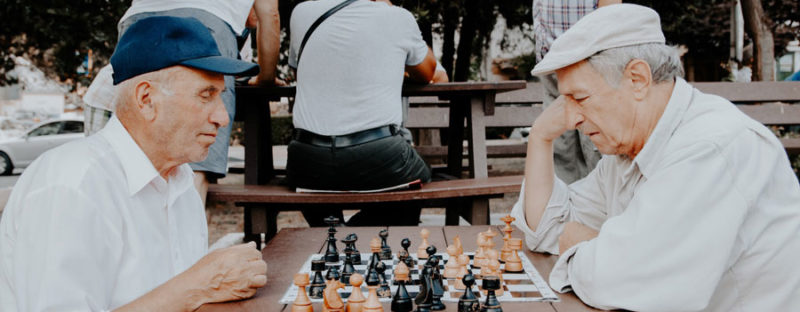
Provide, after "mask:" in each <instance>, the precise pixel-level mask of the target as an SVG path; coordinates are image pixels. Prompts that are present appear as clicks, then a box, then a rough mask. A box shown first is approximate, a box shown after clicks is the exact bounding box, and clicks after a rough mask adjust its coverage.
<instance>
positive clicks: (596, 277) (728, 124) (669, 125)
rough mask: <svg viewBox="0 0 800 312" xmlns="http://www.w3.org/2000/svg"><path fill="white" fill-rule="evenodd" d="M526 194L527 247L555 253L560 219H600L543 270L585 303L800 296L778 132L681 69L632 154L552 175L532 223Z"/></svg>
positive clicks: (698, 302)
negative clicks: (565, 177)
mask: <svg viewBox="0 0 800 312" xmlns="http://www.w3.org/2000/svg"><path fill="white" fill-rule="evenodd" d="M523 192H524V186H523ZM524 202H525V201H524V196H520V198H519V201H518V202H517V204H516V205H515V206H514V208H513V211H512V215H513V216H514V217H516V218H517V220H516V221H515V225H517V227H519V228H521V229H522V230H523V231H524V232H525V234H526V243H527V246H528V247H529V248H530V249H532V250H535V251H541V252H550V253H553V254H556V253H558V236H559V235H560V234H561V232H562V230H563V225H564V223H565V222H567V221H577V222H580V223H583V224H585V225H587V226H589V227H591V228H593V229H595V230H598V231H599V235H598V236H597V237H596V238H594V239H592V240H589V241H585V242H582V243H579V244H577V245H576V246H574V247H572V248H570V249H568V250H567V251H566V252H565V253H564V254H563V255H561V256H560V258H559V259H558V262H557V263H556V265H555V267H554V268H553V271H552V272H551V274H550V283H551V286H552V287H553V288H554V289H555V290H557V291H562V292H564V291H568V290H570V289H572V290H574V291H575V294H576V295H578V297H580V298H581V300H583V301H584V302H585V303H587V304H589V305H592V306H595V307H599V308H607V309H611V308H623V309H629V310H645V311H659V310H660V311H684V310H686V311H689V310H710V311H796V310H797V309H798V308H800V267H799V266H798V263H799V262H798V260H799V259H800V184H798V181H797V177H796V176H795V175H794V173H793V172H792V170H791V168H790V166H789V161H788V158H787V157H786V153H785V152H784V149H783V147H782V146H781V143H780V142H779V141H778V140H777V139H776V137H775V135H774V134H772V133H771V132H770V131H769V130H768V129H767V128H766V127H764V126H763V125H761V124H760V123H758V122H757V121H754V120H752V119H750V118H749V117H747V116H746V115H744V114H743V113H742V112H741V111H739V109H737V108H736V107H735V106H734V105H733V104H731V103H730V102H728V101H726V100H725V99H722V98H720V97H717V96H713V95H708V94H703V93H701V92H699V91H698V90H695V89H694V88H692V87H691V86H690V85H689V84H687V83H686V82H685V81H683V80H682V79H678V80H677V82H676V84H675V88H674V90H673V92H672V95H671V97H670V100H669V103H668V104H667V108H666V110H665V111H664V114H663V115H662V117H661V119H660V120H659V122H658V124H657V126H656V128H655V129H654V131H653V133H652V134H651V136H650V137H649V139H648V140H647V143H646V144H645V146H644V148H643V149H642V150H641V152H640V153H639V154H638V155H637V156H636V158H634V159H633V160H630V159H627V158H625V157H622V156H606V157H604V158H603V159H602V160H601V161H600V163H599V164H598V166H597V168H596V169H595V170H594V171H592V172H591V173H590V174H589V176H587V177H586V178H584V179H582V180H579V181H576V182H575V183H573V184H570V185H566V184H564V182H562V181H560V180H558V179H556V182H555V185H554V189H553V193H552V195H551V197H550V200H549V202H548V204H547V206H546V210H545V212H544V215H543V217H542V219H541V221H540V222H539V225H538V227H537V228H536V231H535V232H534V231H532V230H531V229H530V228H528V227H527V225H526V220H525V211H524V208H523V206H524Z"/></svg>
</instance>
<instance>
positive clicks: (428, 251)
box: [425, 245, 437, 261]
mask: <svg viewBox="0 0 800 312" xmlns="http://www.w3.org/2000/svg"><path fill="white" fill-rule="evenodd" d="M436 251H437V250H436V246H434V245H430V246H428V248H425V254H427V255H428V261H430V259H431V257H433V256H435V255H436Z"/></svg>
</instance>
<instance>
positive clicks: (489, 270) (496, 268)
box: [481, 249, 503, 296]
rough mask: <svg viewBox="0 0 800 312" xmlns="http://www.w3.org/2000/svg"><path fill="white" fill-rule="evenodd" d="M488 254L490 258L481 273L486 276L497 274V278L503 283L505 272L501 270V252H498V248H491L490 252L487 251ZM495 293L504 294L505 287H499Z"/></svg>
mask: <svg viewBox="0 0 800 312" xmlns="http://www.w3.org/2000/svg"><path fill="white" fill-rule="evenodd" d="M487 255H488V257H487V258H488V259H487V260H486V266H484V267H483V268H481V275H482V276H484V277H486V276H497V278H498V279H499V280H500V285H503V274H502V273H501V272H500V260H498V257H499V254H498V253H497V250H494V249H491V250H489V252H487ZM484 270H485V271H484ZM484 293H485V292H484ZM495 294H496V295H498V296H502V295H503V287H500V288H498V289H497V290H496V291H495Z"/></svg>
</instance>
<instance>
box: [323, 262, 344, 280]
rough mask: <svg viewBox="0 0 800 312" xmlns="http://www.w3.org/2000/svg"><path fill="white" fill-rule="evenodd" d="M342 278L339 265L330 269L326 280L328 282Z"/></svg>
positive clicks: (326, 274)
mask: <svg viewBox="0 0 800 312" xmlns="http://www.w3.org/2000/svg"><path fill="white" fill-rule="evenodd" d="M340 278H342V274H341V273H339V266H338V265H332V266H330V267H328V273H325V279H326V280H334V279H335V280H338V279H340Z"/></svg>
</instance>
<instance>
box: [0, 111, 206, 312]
mask: <svg viewBox="0 0 800 312" xmlns="http://www.w3.org/2000/svg"><path fill="white" fill-rule="evenodd" d="M207 249H208V227H207V224H206V216H205V212H204V208H203V205H202V203H201V202H200V196H199V195H198V194H197V191H196V190H195V188H194V187H193V173H192V170H191V169H190V168H189V166H188V165H186V164H183V165H181V166H180V167H178V168H177V170H175V173H174V174H173V175H171V176H170V177H169V179H168V180H165V179H163V178H162V177H161V176H160V175H159V174H158V172H157V171H156V169H155V167H153V165H152V163H151V162H150V160H149V159H148V158H147V156H146V155H145V154H144V152H143V151H142V150H141V149H140V148H139V146H138V145H137V144H136V142H135V141H134V140H133V138H131V136H130V135H129V134H128V132H127V131H126V130H125V128H124V127H123V126H122V124H121V123H120V121H119V120H118V119H117V118H116V117H113V118H112V119H111V120H109V122H108V124H107V125H106V127H105V128H104V129H103V130H101V131H100V132H98V133H97V134H96V135H93V136H90V137H87V138H85V139H82V140H79V141H75V142H72V143H68V144H65V145H62V146H60V147H58V148H55V149H53V150H50V151H48V152H47V153H45V154H43V155H42V156H40V157H39V159H37V160H36V161H34V163H33V165H31V166H30V167H29V168H28V169H26V170H25V173H23V175H22V177H20V179H19V181H17V184H16V186H15V187H14V190H13V192H12V194H11V198H10V199H9V202H8V205H7V206H6V208H5V211H3V218H2V220H1V221H0V311H43V310H49V311H99V310H110V309H114V308H117V307H119V306H121V305H124V304H125V303H128V302H130V301H132V300H134V299H136V298H138V297H140V296H141V295H143V294H145V293H147V292H148V291H150V290H152V289H153V288H155V287H156V286H158V285H160V284H162V283H164V282H165V281H167V280H169V279H170V278H172V277H173V276H175V275H176V274H178V273H180V272H182V271H184V270H186V269H187V268H189V267H190V266H191V265H193V264H194V263H195V262H196V261H197V260H198V259H200V258H201V257H202V256H204V255H205V254H206V251H207Z"/></svg>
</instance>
